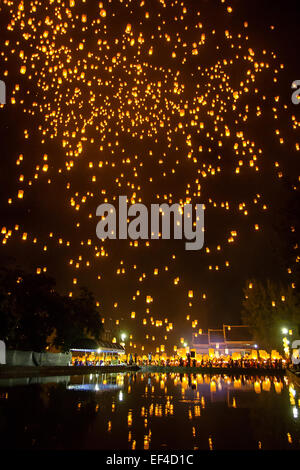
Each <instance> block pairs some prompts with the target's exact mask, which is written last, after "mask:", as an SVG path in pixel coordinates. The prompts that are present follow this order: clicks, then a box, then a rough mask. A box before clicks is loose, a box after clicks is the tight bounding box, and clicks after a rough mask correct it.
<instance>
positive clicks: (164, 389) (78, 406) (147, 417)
mask: <svg viewBox="0 0 300 470" xmlns="http://www.w3.org/2000/svg"><path fill="white" fill-rule="evenodd" d="M299 405H300V396H299V393H298V392H297V391H296V390H295V389H294V388H293V386H292V385H291V384H289V383H288V380H287V378H286V377H283V376H282V377H247V376H239V377H230V376H226V375H223V376H220V375H216V376H210V375H205V374H197V375H196V374H195V375H184V374H175V373H170V374H161V373H147V374H143V373H140V372H139V373H128V374H127V373H126V374H125V373H123V374H93V375H92V374H91V375H87V376H73V377H52V378H49V377H48V378H38V379H28V378H26V379H9V380H6V379H0V433H1V435H2V436H3V438H2V440H1V442H0V447H1V448H17V449H24V448H37V449H38V448H47V449H116V448H118V449H299V448H300V441H299V440H300V427H299V418H298V416H299Z"/></svg>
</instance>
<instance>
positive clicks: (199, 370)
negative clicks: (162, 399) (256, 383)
mask: <svg viewBox="0 0 300 470" xmlns="http://www.w3.org/2000/svg"><path fill="white" fill-rule="evenodd" d="M141 371H142V372H162V373H178V374H226V375H284V374H285V373H286V370H285V369H265V368H256V367H255V368H248V367H247V368H243V367H180V366H142V367H141Z"/></svg>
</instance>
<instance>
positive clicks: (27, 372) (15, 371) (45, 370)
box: [0, 365, 139, 379]
mask: <svg viewBox="0 0 300 470" xmlns="http://www.w3.org/2000/svg"><path fill="white" fill-rule="evenodd" d="M137 370H139V367H138V366H136V365H134V366H121V365H120V366H118V365H117V366H41V367H33V366H0V378H3V379H6V378H18V377H54V376H71V375H85V374H107V373H114V372H115V373H120V372H134V371H137Z"/></svg>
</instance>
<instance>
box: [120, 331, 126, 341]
mask: <svg viewBox="0 0 300 470" xmlns="http://www.w3.org/2000/svg"><path fill="white" fill-rule="evenodd" d="M126 338H127V335H126V333H121V340H122V341H123V343H124V341H125V339H126Z"/></svg>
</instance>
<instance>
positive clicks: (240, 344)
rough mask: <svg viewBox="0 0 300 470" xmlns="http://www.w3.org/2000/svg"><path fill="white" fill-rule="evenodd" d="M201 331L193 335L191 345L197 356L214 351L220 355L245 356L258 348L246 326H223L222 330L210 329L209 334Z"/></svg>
mask: <svg viewBox="0 0 300 470" xmlns="http://www.w3.org/2000/svg"><path fill="white" fill-rule="evenodd" d="M199 331H200V332H199V333H193V337H192V344H191V350H194V351H195V352H196V354H209V352H210V350H214V352H217V351H218V352H219V355H226V356H227V355H228V354H229V355H232V354H233V353H240V354H241V355H244V354H247V353H250V352H251V350H252V349H256V348H257V345H256V344H255V341H253V339H252V335H251V332H250V329H249V327H248V326H245V325H223V328H222V329H209V330H208V332H207V333H202V331H201V330H199Z"/></svg>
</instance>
